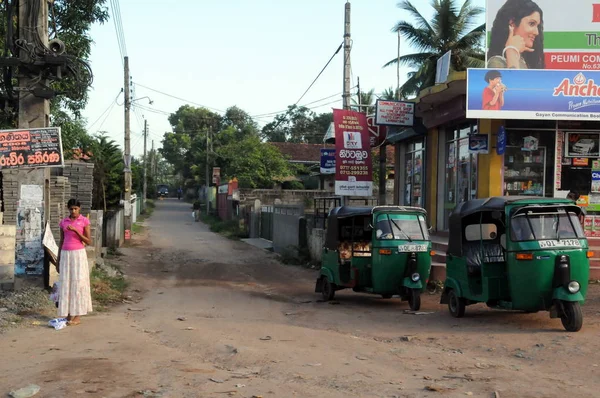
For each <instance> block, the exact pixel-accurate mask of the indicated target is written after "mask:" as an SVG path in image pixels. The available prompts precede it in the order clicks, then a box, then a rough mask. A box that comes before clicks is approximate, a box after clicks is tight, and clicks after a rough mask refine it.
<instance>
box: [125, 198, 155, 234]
mask: <svg viewBox="0 0 600 398" xmlns="http://www.w3.org/2000/svg"><path fill="white" fill-rule="evenodd" d="M154 209H156V204H155V203H154V201H153V200H150V199H148V200H147V201H146V208H145V209H144V210H143V211H142V213H141V214H140V215H139V216H138V218H137V220H136V222H135V223H134V224H133V225H132V226H131V232H133V233H134V234H139V233H140V232H142V231H143V230H144V227H143V226H142V225H141V224H142V223H143V222H144V221H146V220H147V219H149V218H150V217H151V216H152V213H154Z"/></svg>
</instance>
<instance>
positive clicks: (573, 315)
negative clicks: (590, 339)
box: [560, 301, 583, 332]
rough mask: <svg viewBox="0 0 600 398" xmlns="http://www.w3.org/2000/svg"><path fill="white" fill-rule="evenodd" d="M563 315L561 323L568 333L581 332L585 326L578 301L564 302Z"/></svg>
mask: <svg viewBox="0 0 600 398" xmlns="http://www.w3.org/2000/svg"><path fill="white" fill-rule="evenodd" d="M562 307H563V313H562V314H561V316H560V321H561V322H562V325H563V327H564V328H565V330H566V331H567V332H579V331H580V330H581V327H582V326H583V314H582V313H581V306H580V305H579V303H578V302H577V301H575V302H570V301H563V302H562Z"/></svg>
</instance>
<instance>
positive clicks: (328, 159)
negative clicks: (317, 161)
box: [321, 149, 335, 174]
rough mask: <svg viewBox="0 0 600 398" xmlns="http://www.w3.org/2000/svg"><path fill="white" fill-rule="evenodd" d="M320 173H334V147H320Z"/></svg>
mask: <svg viewBox="0 0 600 398" xmlns="http://www.w3.org/2000/svg"><path fill="white" fill-rule="evenodd" d="M321 174H335V149H321Z"/></svg>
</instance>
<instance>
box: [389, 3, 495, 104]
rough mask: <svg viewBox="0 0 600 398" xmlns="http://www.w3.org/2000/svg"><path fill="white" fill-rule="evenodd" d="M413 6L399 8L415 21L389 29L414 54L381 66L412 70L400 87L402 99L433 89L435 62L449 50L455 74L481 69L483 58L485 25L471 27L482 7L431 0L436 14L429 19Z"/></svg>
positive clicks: (404, 22) (481, 11) (403, 4)
mask: <svg viewBox="0 0 600 398" xmlns="http://www.w3.org/2000/svg"><path fill="white" fill-rule="evenodd" d="M413 3H414V2H413ZM413 3H411V2H410V1H408V0H403V1H401V2H400V3H399V4H398V7H399V8H400V9H402V10H404V11H406V12H408V13H409V15H410V16H411V17H412V19H413V20H414V21H415V22H414V23H413V22H408V21H400V22H398V23H397V24H396V26H395V27H394V28H393V29H392V30H393V31H394V32H400V34H401V35H402V37H404V38H405V39H406V40H407V41H408V42H409V43H410V44H411V45H412V46H414V47H415V48H416V50H417V52H416V53H413V54H407V55H403V56H401V57H400V59H398V58H394V59H392V60H391V61H390V62H388V63H387V64H385V65H384V66H390V65H395V64H397V63H398V62H400V64H402V65H408V66H409V67H411V68H412V69H414V71H412V72H410V73H409V74H408V80H407V81H406V82H405V83H404V84H403V85H402V87H401V88H400V97H401V98H407V97H410V96H414V95H417V94H418V93H419V92H420V91H421V90H423V89H425V88H427V87H430V86H433V85H434V84H435V73H436V64H437V60H438V59H439V58H440V57H441V56H442V55H444V54H445V53H446V52H448V51H451V52H452V59H451V64H450V67H451V70H454V71H464V70H466V69H467V68H481V67H483V66H484V59H485V55H484V52H483V48H482V47H483V40H484V37H485V24H481V25H479V26H476V27H475V28H473V26H474V25H475V22H476V21H477V19H478V17H479V16H480V15H481V14H482V13H483V12H484V9H483V8H481V7H475V6H473V5H472V4H471V0H465V1H464V3H463V5H462V6H460V5H459V1H458V0H431V1H430V5H431V7H432V8H433V9H434V11H435V12H434V15H433V18H431V19H428V18H425V17H424V16H423V15H422V14H421V13H420V12H419V11H418V10H417V7H416V6H415V5H414V4H413ZM415 4H416V3H415ZM472 28H473V29H472Z"/></svg>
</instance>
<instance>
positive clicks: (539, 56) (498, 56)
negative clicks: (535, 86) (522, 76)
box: [486, 0, 600, 70]
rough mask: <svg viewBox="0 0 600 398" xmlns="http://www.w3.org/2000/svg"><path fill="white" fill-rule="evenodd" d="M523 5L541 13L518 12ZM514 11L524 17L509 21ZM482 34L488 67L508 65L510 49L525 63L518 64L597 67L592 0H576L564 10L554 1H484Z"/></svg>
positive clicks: (596, 6)
mask: <svg viewBox="0 0 600 398" xmlns="http://www.w3.org/2000/svg"><path fill="white" fill-rule="evenodd" d="M526 3H529V5H531V4H532V3H533V4H534V5H537V6H538V7H539V11H541V12H535V11H530V10H529V9H526V10H524V11H525V12H523V11H520V10H518V9H519V8H521V7H522V6H521V4H522V5H523V6H525V4H526ZM515 14H517V15H525V17H524V18H523V19H521V21H516V22H515V21H512V20H510V18H511V17H512V16H513V15H515ZM541 14H543V17H542V15H541ZM539 25H542V26H543V30H542V29H541V28H538V26H539ZM509 26H510V28H509ZM486 34H487V40H486V44H487V47H486V62H487V63H486V65H487V67H488V68H500V67H504V68H506V67H511V65H507V63H510V58H511V56H510V52H515V54H516V52H517V51H518V52H519V53H520V54H521V55H522V58H523V60H524V61H525V65H519V66H520V67H521V68H527V69H581V70H593V69H600V46H599V44H600V2H599V1H598V0H577V1H576V2H575V3H571V6H569V7H568V8H565V3H564V2H562V1H557V0H535V1H534V2H531V1H529V2H525V1H522V2H519V1H515V0H487V3H486ZM507 38H508V39H507ZM526 48H527V49H528V50H525V49H526ZM507 59H509V61H508V62H507ZM513 59H515V60H518V58H516V57H513ZM517 62H518V61H517ZM521 64H523V63H522V62H521Z"/></svg>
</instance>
